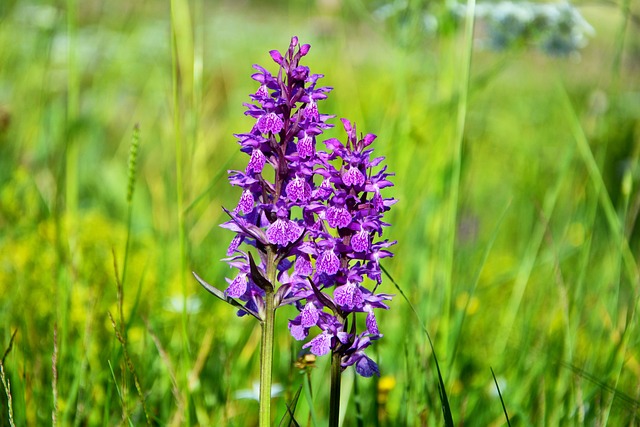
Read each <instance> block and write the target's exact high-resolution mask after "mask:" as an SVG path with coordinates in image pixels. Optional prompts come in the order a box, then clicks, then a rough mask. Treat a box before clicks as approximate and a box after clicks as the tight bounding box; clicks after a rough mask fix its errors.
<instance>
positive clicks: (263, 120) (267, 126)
mask: <svg viewBox="0 0 640 427" xmlns="http://www.w3.org/2000/svg"><path fill="white" fill-rule="evenodd" d="M256 125H257V126H258V129H259V130H260V132H262V133H264V134H268V133H269V132H271V133H273V134H276V133H278V132H280V131H281V130H282V128H283V127H284V122H283V121H282V119H281V118H280V117H278V115H277V114H276V113H269V114H264V115H262V116H260V118H259V119H258V122H257V123H256Z"/></svg>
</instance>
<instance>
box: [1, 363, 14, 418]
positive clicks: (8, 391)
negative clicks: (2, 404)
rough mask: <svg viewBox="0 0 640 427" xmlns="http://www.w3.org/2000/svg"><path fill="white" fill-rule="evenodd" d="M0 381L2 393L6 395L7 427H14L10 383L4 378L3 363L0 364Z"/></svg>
mask: <svg viewBox="0 0 640 427" xmlns="http://www.w3.org/2000/svg"><path fill="white" fill-rule="evenodd" d="M0 379H1V380H2V387H3V388H4V392H5V393H6V394H7V411H8V412H9V425H10V426H11V427H15V425H16V424H15V422H14V420H13V399H12V398H11V382H10V381H9V379H8V378H7V377H6V374H5V372H4V363H0Z"/></svg>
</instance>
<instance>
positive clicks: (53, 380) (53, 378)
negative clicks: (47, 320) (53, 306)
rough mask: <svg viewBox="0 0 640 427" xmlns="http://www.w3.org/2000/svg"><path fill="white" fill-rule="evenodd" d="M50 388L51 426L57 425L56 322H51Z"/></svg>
mask: <svg viewBox="0 0 640 427" xmlns="http://www.w3.org/2000/svg"><path fill="white" fill-rule="evenodd" d="M3 359H4V358H3ZM3 362H4V360H3ZM51 390H52V395H53V409H52V410H51V425H52V426H53V427H56V426H57V425H58V324H57V323H54V324H53V354H52V355H51Z"/></svg>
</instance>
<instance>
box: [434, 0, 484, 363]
mask: <svg viewBox="0 0 640 427" xmlns="http://www.w3.org/2000/svg"><path fill="white" fill-rule="evenodd" d="M475 7H476V2H475V0H467V10H466V16H465V33H464V49H463V56H462V60H461V61H460V76H459V80H458V82H459V86H458V89H457V96H458V105H457V115H456V128H455V136H454V140H453V147H454V151H453V158H452V163H453V164H452V171H451V187H450V190H449V194H450V199H449V213H448V217H447V219H448V223H447V228H448V234H447V237H448V240H447V243H446V251H445V259H444V262H443V264H444V269H445V274H446V281H445V283H444V286H445V300H444V313H443V315H442V335H441V336H442V337H443V341H444V342H445V344H446V348H447V352H448V348H449V340H451V338H452V337H451V330H450V329H451V325H450V322H451V309H452V301H453V292H454V284H453V270H454V249H455V242H456V235H457V227H458V225H457V222H458V199H459V193H460V178H461V177H460V175H461V173H462V172H461V168H462V143H463V139H464V128H465V123H466V118H467V101H468V94H469V78H470V75H471V58H472V56H473V32H474V26H475ZM449 360H451V358H450V357H449Z"/></svg>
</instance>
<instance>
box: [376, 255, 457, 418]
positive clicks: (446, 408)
mask: <svg viewBox="0 0 640 427" xmlns="http://www.w3.org/2000/svg"><path fill="white" fill-rule="evenodd" d="M380 268H381V269H382V271H383V272H384V274H385V276H387V277H388V278H389V280H391V283H393V285H394V286H395V287H396V289H397V290H398V292H400V295H402V298H403V299H404V300H405V301H406V303H407V304H408V305H409V308H410V309H411V311H412V312H413V314H414V316H415V317H416V319H417V320H418V323H419V324H420V327H421V328H422V331H423V332H424V333H425V335H426V336H427V340H428V342H429V346H430V347H431V352H432V353H433V360H434V362H435V365H436V371H437V373H438V393H439V396H440V402H441V403H442V415H443V416H444V425H445V426H447V427H453V426H454V423H453V416H452V415H451V406H450V404H449V399H448V397H447V391H446V388H445V386H444V381H443V379H442V373H441V372H440V364H439V363H438V357H437V356H436V349H435V347H434V346H433V342H432V341H431V335H429V331H428V330H427V327H426V326H425V324H424V323H423V322H422V319H421V318H420V315H419V314H418V312H417V310H416V309H415V307H414V306H413V304H412V303H411V301H410V300H409V298H407V296H406V295H405V293H404V291H403V290H402V288H400V285H398V283H397V282H396V281H395V279H394V278H393V277H391V275H390V274H389V272H388V271H387V269H386V268H384V266H383V265H382V264H380Z"/></svg>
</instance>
